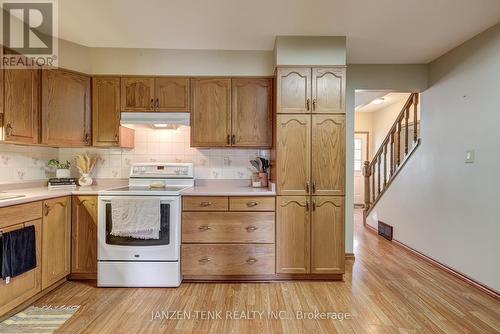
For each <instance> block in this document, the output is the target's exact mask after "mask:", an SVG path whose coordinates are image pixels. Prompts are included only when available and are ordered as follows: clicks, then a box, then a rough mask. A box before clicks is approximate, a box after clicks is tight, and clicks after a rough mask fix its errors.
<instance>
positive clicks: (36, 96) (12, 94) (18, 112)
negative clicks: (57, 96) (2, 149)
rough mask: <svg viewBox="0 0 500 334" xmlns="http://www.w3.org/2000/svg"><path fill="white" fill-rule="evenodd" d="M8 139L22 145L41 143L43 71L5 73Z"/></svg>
mask: <svg viewBox="0 0 500 334" xmlns="http://www.w3.org/2000/svg"><path fill="white" fill-rule="evenodd" d="M2 71H3V72H4V77H3V82H4V85H3V90H2V91H1V95H2V96H3V111H4V112H3V125H4V139H5V141H7V142H12V143H19V144H37V143H39V142H40V138H39V137H40V125H39V120H40V102H39V100H40V76H41V72H40V70H2Z"/></svg>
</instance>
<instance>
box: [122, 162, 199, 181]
mask: <svg viewBox="0 0 500 334" xmlns="http://www.w3.org/2000/svg"><path fill="white" fill-rule="evenodd" d="M130 177H131V178H193V177H194V173H193V164H192V163H134V164H132V165H131V168H130Z"/></svg>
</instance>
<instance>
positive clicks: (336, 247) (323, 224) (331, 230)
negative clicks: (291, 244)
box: [311, 196, 345, 274]
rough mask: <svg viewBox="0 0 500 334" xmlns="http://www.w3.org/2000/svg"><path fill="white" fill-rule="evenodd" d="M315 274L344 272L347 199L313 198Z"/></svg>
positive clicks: (312, 237)
mask: <svg viewBox="0 0 500 334" xmlns="http://www.w3.org/2000/svg"><path fill="white" fill-rule="evenodd" d="M312 201H313V202H312V220H311V273H313V274H337V273H339V274H340V273H343V272H344V238H345V236H344V198H343V197H332V196H313V197H312Z"/></svg>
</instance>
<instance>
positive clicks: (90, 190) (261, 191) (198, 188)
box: [0, 179, 276, 208]
mask: <svg viewBox="0 0 500 334" xmlns="http://www.w3.org/2000/svg"><path fill="white" fill-rule="evenodd" d="M127 183H128V180H126V179H120V180H106V181H97V184H96V185H93V186H90V187H77V188H76V189H58V190H49V189H48V188H47V186H45V185H43V182H40V183H33V184H19V186H18V187H17V188H16V187H15V185H10V186H8V187H0V191H1V192H5V193H8V194H12V195H24V196H23V197H17V198H12V199H6V200H0V208H1V207H6V206H11V205H17V204H23V203H29V202H35V201H41V200H44V199H49V198H56V197H62V196H70V195H97V194H98V192H99V191H103V190H108V189H113V188H117V187H120V186H125V185H127ZM248 183H249V181H248V180H195V185H194V187H190V188H187V189H185V190H183V191H182V192H181V195H182V196H275V195H276V191H275V189H274V184H272V183H270V188H252V187H250V186H249V185H248Z"/></svg>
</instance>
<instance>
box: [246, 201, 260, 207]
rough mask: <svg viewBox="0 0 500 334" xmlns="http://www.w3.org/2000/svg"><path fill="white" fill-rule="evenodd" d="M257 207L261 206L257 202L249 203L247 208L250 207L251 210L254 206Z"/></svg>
mask: <svg viewBox="0 0 500 334" xmlns="http://www.w3.org/2000/svg"><path fill="white" fill-rule="evenodd" d="M257 205H259V203H257V202H247V206H248V207H249V208H251V207H254V206H257Z"/></svg>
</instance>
